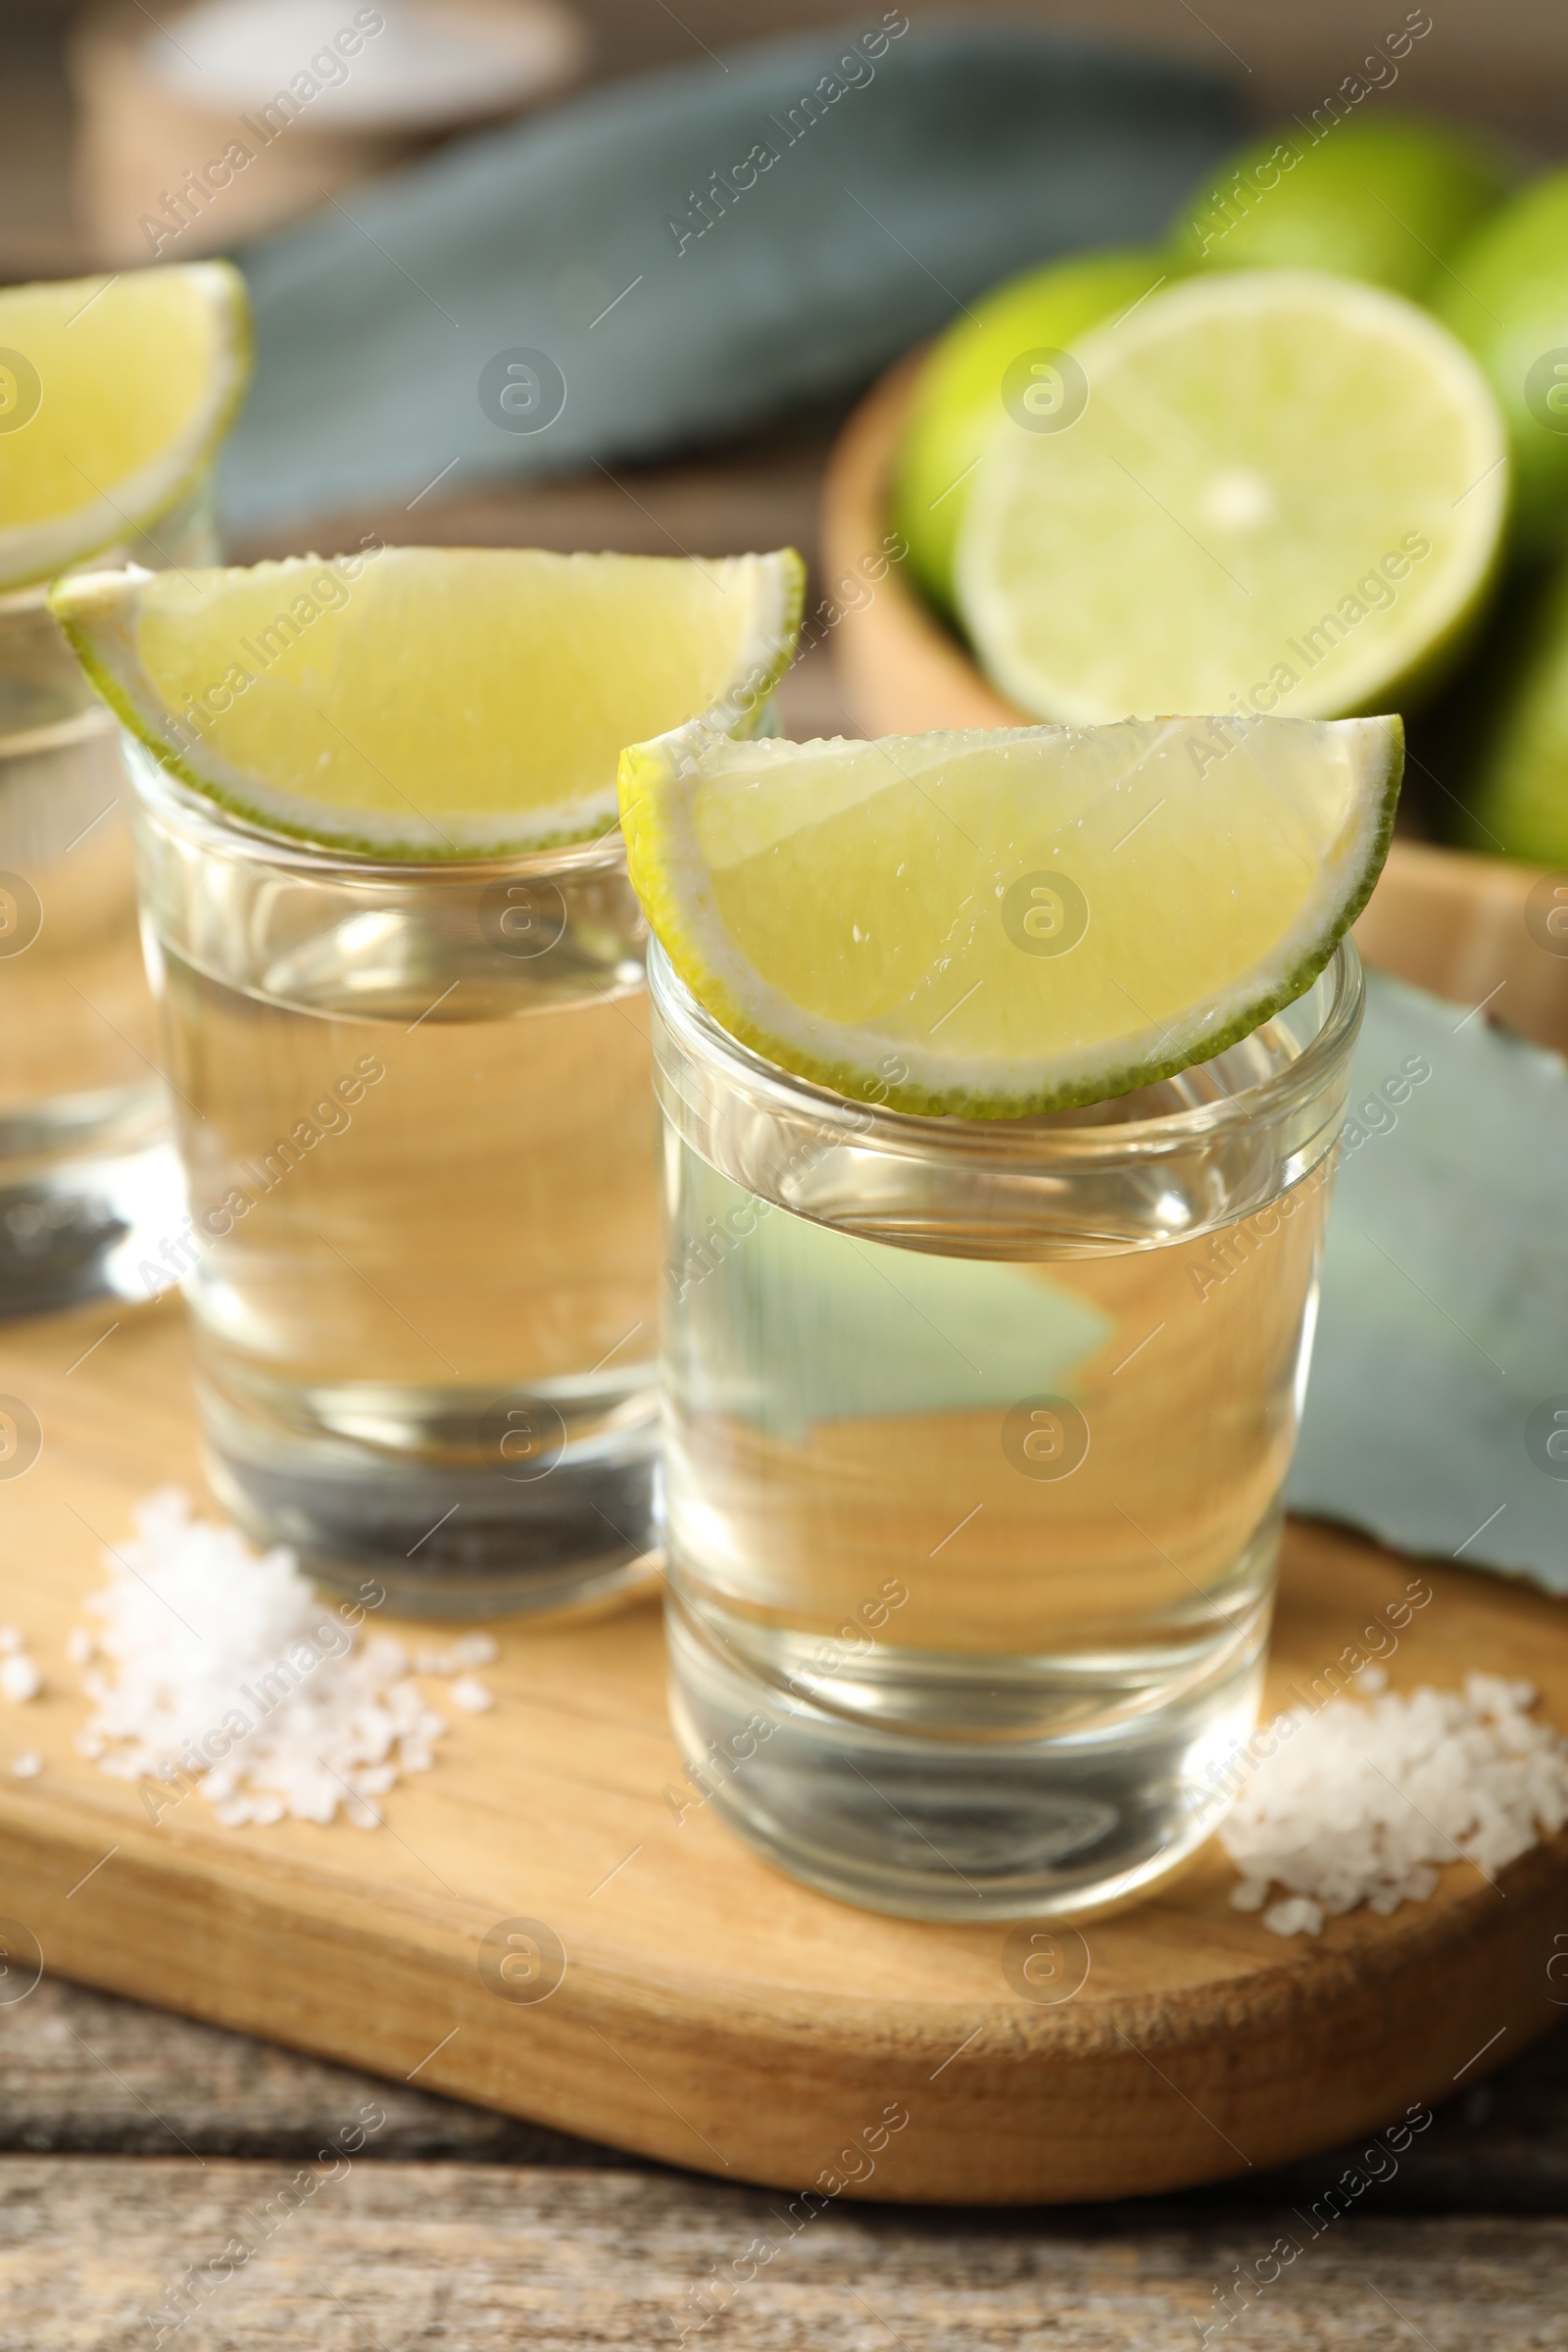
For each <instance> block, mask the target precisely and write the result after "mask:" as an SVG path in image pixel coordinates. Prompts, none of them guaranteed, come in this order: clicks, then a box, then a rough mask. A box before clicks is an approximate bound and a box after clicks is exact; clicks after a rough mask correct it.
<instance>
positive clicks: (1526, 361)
mask: <svg viewBox="0 0 1568 2352" xmlns="http://www.w3.org/2000/svg"><path fill="white" fill-rule="evenodd" d="M1444 287H1445V290H1444V292H1443V294H1442V295H1441V296H1440V297H1439V299H1438V304H1437V307H1438V310H1439V312H1440V314H1441V316H1442V317H1443V318H1444V319H1446V320H1447V322H1448V324H1449V325H1450V326H1451V327H1452V329H1453V331H1454V333H1455V334H1456V335H1457V336H1458V337H1459V338H1460V340H1461V341H1462V342H1464V343H1467V344H1468V345H1469V346H1470V349H1471V350H1472V351H1473V352H1474V353H1475V355H1476V357H1477V359H1478V360H1479V361H1480V362H1481V365H1482V367H1483V368H1485V369H1486V371H1487V373H1488V375H1489V376H1490V377H1491V378H1492V382H1493V386H1494V388H1495V392H1496V395H1497V398H1498V400H1499V401H1500V402H1501V403H1502V413H1503V415H1504V417H1506V418H1507V420H1508V435H1509V439H1510V440H1511V442H1512V444H1513V456H1514V530H1515V535H1516V537H1517V538H1518V539H1519V541H1520V543H1521V544H1522V545H1524V546H1526V547H1533V548H1545V547H1556V546H1560V545H1561V544H1562V540H1563V532H1564V525H1565V524H1568V171H1563V172H1548V173H1547V174H1546V176H1545V177H1544V178H1543V179H1537V180H1533V181H1532V182H1531V184H1530V186H1529V187H1527V188H1524V189H1522V190H1521V191H1520V193H1519V194H1518V195H1517V196H1516V197H1515V198H1514V200H1513V202H1512V203H1511V204H1509V205H1507V206H1505V207H1504V209H1503V210H1502V211H1501V212H1499V213H1495V214H1494V215H1493V217H1492V219H1491V220H1490V221H1485V222H1484V223H1483V224H1482V226H1481V227H1480V228H1478V229H1477V231H1476V233H1475V235H1474V236H1473V237H1471V238H1469V239H1468V240H1467V241H1466V242H1465V243H1464V244H1463V245H1462V246H1461V247H1460V248H1459V251H1458V252H1457V253H1456V254H1455V255H1454V257H1453V274H1452V276H1451V277H1448V278H1446V279H1445V281H1444Z"/></svg>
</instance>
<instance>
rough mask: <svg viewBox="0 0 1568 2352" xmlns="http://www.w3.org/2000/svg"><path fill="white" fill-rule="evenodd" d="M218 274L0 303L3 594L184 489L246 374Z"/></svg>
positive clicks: (239, 291)
mask: <svg viewBox="0 0 1568 2352" xmlns="http://www.w3.org/2000/svg"><path fill="white" fill-rule="evenodd" d="M249 319H250V312H249V307H248V304H247V301H246V295H245V281H244V279H243V278H242V277H241V276H240V274H239V271H238V270H235V269H232V268H231V267H230V266H229V264H228V263H227V262H194V263H190V264H188V265H186V266H184V267H182V268H178V269H165V270H132V271H127V272H126V273H125V274H123V275H122V276H120V277H96V278H94V277H82V278H73V279H71V280H70V281H69V282H64V283H57V284H53V285H39V286H12V287H8V288H7V289H6V290H5V291H4V292H3V293H0V589H5V588H14V587H19V586H22V585H24V584H25V582H27V581H29V580H46V579H49V578H50V577H51V576H52V575H53V574H54V573H55V572H57V571H63V570H64V569H65V567H66V565H67V564H79V563H80V562H82V560H83V559H84V558H85V557H88V556H92V555H97V554H98V553H99V552H100V551H101V550H103V549H104V548H107V547H112V546H115V545H117V544H118V543H121V542H123V541H124V540H126V539H129V538H132V537H134V536H135V534H136V533H137V532H138V531H140V530H142V529H144V528H145V527H146V526H147V525H149V524H152V523H155V522H156V520H157V517H158V516H159V515H163V514H165V513H166V512H167V511H168V509H169V508H171V507H172V506H174V505H175V504H176V503H177V502H178V501H179V500H180V499H181V498H183V497H184V496H185V495H186V493H187V492H188V491H189V490H191V489H192V488H193V487H194V486H195V483H196V480H197V477H198V476H199V475H200V473H201V471H202V468H203V467H204V466H206V465H207V463H208V462H209V460H210V459H211V457H212V455H213V453H214V451H215V450H216V448H217V447H218V444H219V442H220V441H221V439H222V436H223V434H224V432H225V431H226V430H227V428H228V425H229V422H230V419H231V418H232V417H233V414H234V410H235V408H236V407H237V406H238V403H239V398H240V394H241V393H242V391H243V390H244V388H245V379H246V377H247V375H248V373H249V371H250V326H249Z"/></svg>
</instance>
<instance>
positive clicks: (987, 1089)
mask: <svg viewBox="0 0 1568 2352" xmlns="http://www.w3.org/2000/svg"><path fill="white" fill-rule="evenodd" d="M1403 765H1404V730H1403V728H1402V726H1401V725H1400V722H1399V720H1398V719H1397V718H1356V719H1339V720H1327V721H1312V720H1309V719H1295V718H1262V719H1247V720H1241V719H1235V718H1162V719H1150V720H1138V719H1129V720H1125V721H1123V722H1122V723H1121V724H1120V725H1117V726H1109V727H1001V728H997V729H995V730H994V731H992V732H989V733H983V732H975V733H970V734H939V735H912V736H894V737H891V738H889V739H888V740H887V741H885V742H881V743H852V742H846V741H844V740H843V739H842V738H841V739H840V740H838V741H836V742H829V743H782V742H763V741H756V742H748V743H736V742H732V741H728V740H725V739H723V738H721V737H719V736H718V735H716V734H715V733H714V732H713V730H712V729H711V728H710V727H706V726H704V725H702V724H701V723H700V722H699V723H698V724H696V725H693V726H689V727H685V728H682V729H680V730H679V731H678V732H675V733H672V734H669V735H666V736H664V737H663V738H662V741H659V742H655V743H644V744H635V745H633V746H632V747H631V748H630V749H629V750H628V751H626V752H624V753H622V755H621V761H620V810H621V828H622V831H623V832H624V834H625V837H626V856H627V861H628V864H629V867H630V871H631V878H632V883H633V885H634V887H635V889H636V892H637V895H638V897H639V898H640V899H641V901H642V904H643V907H644V910H645V912H646V913H647V916H648V920H649V923H650V925H651V926H652V928H653V930H654V932H655V934H656V935H657V937H658V939H659V941H660V943H661V945H662V947H663V949H664V952H665V953H666V955H667V956H669V958H670V961H671V962H672V963H673V964H674V966H675V969H676V970H677V971H678V972H679V973H680V975H681V978H682V979H683V980H684V981H685V983H686V985H687V987H688V988H689V989H690V990H691V991H692V993H693V995H694V996H696V997H697V998H698V999H699V1001H700V1002H701V1003H702V1004H703V1005H706V1007H707V1008H708V1010H709V1011H710V1012H711V1014H712V1015H713V1018H714V1019H715V1020H716V1021H718V1022H719V1023H720V1024H721V1025H722V1026H723V1027H724V1028H725V1029H727V1030H728V1031H729V1033H730V1035H731V1036H732V1037H737V1038H739V1039H740V1040H741V1041H742V1043H743V1044H745V1045H748V1046H751V1047H752V1048H753V1049H754V1050H755V1051H756V1052H757V1053H760V1054H765V1055H766V1056H767V1057H768V1059H769V1060H771V1061H775V1062H777V1063H779V1064H781V1065H782V1067H783V1068H785V1069H787V1070H793V1071H795V1072H796V1073H797V1075H798V1076H800V1077H803V1078H809V1079H811V1080H812V1081H813V1082H814V1083H815V1084H817V1085H819V1086H829V1087H834V1088H836V1089H837V1090H838V1091H839V1092H840V1093H842V1094H846V1095H849V1096H851V1097H852V1098H854V1099H855V1100H857V1101H862V1102H881V1103H887V1104H888V1105H889V1106H890V1107H891V1108H892V1109H894V1110H906V1111H916V1112H924V1113H928V1114H934V1115H937V1116H940V1117H954V1116H956V1117H960V1118H975V1119H998V1118H1018V1117H1025V1116H1031V1115H1033V1114H1034V1113H1036V1112H1044V1111H1053V1110H1061V1109H1065V1108H1067V1107H1069V1106H1070V1105H1071V1104H1073V1103H1101V1102H1103V1101H1105V1100H1106V1098H1107V1097H1110V1096H1113V1095H1122V1094H1130V1093H1131V1092H1132V1091H1133V1090H1134V1089H1135V1088H1137V1087H1140V1086H1147V1085H1150V1084H1152V1082H1153V1081H1154V1080H1155V1079H1156V1078H1161V1077H1166V1076H1169V1075H1170V1074H1171V1073H1172V1072H1173V1071H1176V1070H1181V1069H1186V1068H1188V1067H1189V1066H1190V1065H1191V1064H1192V1063H1194V1062H1199V1061H1207V1060H1209V1059H1210V1058H1211V1057H1212V1056H1213V1055H1214V1054H1218V1053H1220V1052H1221V1051H1222V1050H1223V1049H1224V1048H1225V1047H1226V1046H1227V1045H1230V1044H1232V1043H1234V1041H1235V1040H1236V1039H1237V1038H1240V1037H1246V1036H1247V1035H1249V1034H1250V1031H1251V1030H1253V1029H1255V1028H1256V1027H1257V1026H1258V1025H1259V1023H1260V1022H1262V1021H1265V1020H1267V1019H1268V1017H1269V1015H1270V1014H1271V1013H1273V1012H1276V1011H1277V1010H1278V1009H1279V1007H1280V1006H1281V1005H1288V1004H1290V1003H1291V1002H1292V1001H1293V1000H1294V999H1295V998H1296V997H1298V996H1299V995H1300V994H1301V992H1302V991H1303V990H1304V989H1305V988H1307V987H1308V986H1309V985H1310V983H1311V982H1312V980H1313V979H1314V978H1315V977H1316V975H1317V974H1318V973H1319V972H1320V971H1321V970H1322V969H1323V966H1324V965H1325V964H1326V963H1327V961H1328V959H1329V957H1330V956H1331V955H1332V954H1333V953H1334V946H1335V942H1336V941H1337V940H1338V939H1339V938H1340V937H1341V935H1342V934H1343V933H1344V932H1345V930H1346V929H1347V928H1348V925H1349V924H1350V923H1351V922H1353V921H1354V919H1355V917H1356V915H1357V914H1358V913H1359V911H1360V909H1361V908H1362V907H1363V906H1365V904H1366V901H1367V898H1368V895H1369V894H1370V892H1371V889H1372V885H1373V883H1374V882H1375V881H1376V880H1377V877H1378V873H1379V870H1380V868H1381V867H1382V864H1383V859H1384V857H1385V855H1386V853H1387V851H1388V846H1389V838H1390V835H1391V834H1392V832H1393V830H1394V811H1395V804H1396V802H1397V799H1398V792H1399V778H1400V774H1401V772H1402V769H1403ZM1150 1181H1151V1182H1153V1181H1155V1178H1154V1174H1153V1170H1152V1169H1151V1175H1150Z"/></svg>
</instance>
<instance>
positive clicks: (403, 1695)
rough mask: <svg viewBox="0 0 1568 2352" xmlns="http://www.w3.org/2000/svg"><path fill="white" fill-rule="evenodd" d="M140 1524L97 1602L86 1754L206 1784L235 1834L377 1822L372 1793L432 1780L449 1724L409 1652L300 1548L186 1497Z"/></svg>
mask: <svg viewBox="0 0 1568 2352" xmlns="http://www.w3.org/2000/svg"><path fill="white" fill-rule="evenodd" d="M133 1517H134V1519H135V1523H136V1528H137V1534H136V1537H135V1539H134V1540H133V1541H132V1542H130V1543H128V1544H122V1545H121V1546H120V1549H119V1552H118V1554H117V1553H109V1554H107V1555H106V1559H105V1565H106V1567H107V1569H108V1572H109V1584H108V1586H107V1588H106V1590H105V1591H104V1592H102V1593H99V1594H98V1595H97V1596H96V1597H95V1599H94V1600H93V1601H92V1602H90V1603H89V1606H91V1607H92V1608H94V1609H95V1610H96V1611H97V1613H98V1615H99V1617H100V1618H101V1620H102V1629H103V1630H102V1632H101V1633H100V1635H99V1636H98V1639H97V1642H96V1644H95V1652H96V1655H97V1656H98V1657H99V1658H100V1659H101V1660H102V1661H103V1664H102V1666H101V1667H100V1668H99V1669H98V1670H97V1671H96V1672H95V1673H94V1674H93V1675H92V1676H90V1677H88V1678H87V1679H88V1682H89V1684H90V1686H91V1690H90V1695H91V1696H93V1697H94V1698H95V1699H96V1702H97V1703H96V1705H95V1707H94V1710H93V1713H92V1714H91V1716H90V1717H89V1719H88V1722H87V1724H86V1727H85V1729H84V1730H83V1731H82V1732H80V1733H78V1734H77V1736H76V1745H77V1747H78V1748H79V1749H80V1751H81V1752H82V1754H83V1755H86V1756H89V1757H91V1758H93V1759H94V1760H95V1761H97V1762H98V1763H99V1765H100V1768H101V1770H103V1771H105V1772H108V1773H112V1774H114V1775H115V1776H117V1777H119V1778H128V1779H133V1780H135V1779H152V1780H158V1781H162V1782H164V1783H166V1784H169V1783H172V1784H174V1785H175V1786H176V1787H177V1788H179V1789H189V1788H195V1789H199V1791H200V1793H201V1794H202V1796H203V1797H204V1798H205V1799H206V1800H207V1802H208V1803H209V1804H210V1805H211V1806H212V1808H213V1811H214V1813H215V1814H216V1816H217V1818H218V1819H219V1820H220V1821H221V1822H222V1823H224V1825H225V1826H227V1827H231V1828H235V1829H238V1828H241V1827H245V1826H249V1825H251V1824H257V1825H261V1826H266V1825H268V1824H270V1823H272V1822H277V1821H282V1820H284V1819H287V1818H292V1819H294V1820H296V1821H314V1822H320V1823H323V1824H324V1823H328V1822H331V1821H333V1820H334V1819H335V1818H336V1816H337V1815H338V1813H339V1811H340V1810H341V1811H342V1812H344V1813H346V1814H347V1815H348V1818H349V1819H350V1820H351V1821H352V1822H354V1823H356V1824H357V1825H358V1826H359V1827H361V1828H364V1829H374V1828H375V1827H377V1826H378V1823H379V1820H380V1815H379V1813H378V1812H377V1810H376V1808H375V1807H374V1806H373V1805H372V1804H371V1803H370V1802H369V1797H370V1796H371V1795H375V1796H380V1795H383V1794H385V1792H386V1791H387V1790H389V1789H392V1788H393V1787H395V1785H396V1783H397V1779H398V1775H399V1772H400V1770H403V1771H419V1770H423V1769H426V1768H427V1767H428V1765H429V1762H430V1754H429V1742H430V1741H431V1740H436V1739H439V1738H440V1737H441V1735H442V1734H443V1733H444V1732H445V1730H446V1728H447V1727H446V1724H445V1722H444V1721H443V1720H442V1718H441V1717H440V1716H439V1715H436V1714H433V1713H432V1712H431V1710H430V1709H429V1708H428V1707H426V1706H425V1704H424V1701H423V1697H422V1695H421V1693H420V1691H419V1690H418V1687H417V1684H415V1683H413V1682H412V1681H410V1679H409V1658H408V1653H407V1651H406V1650H405V1649H404V1647H403V1645H402V1643H401V1642H397V1641H395V1640H394V1639H393V1638H392V1637H391V1636H390V1635H387V1634H384V1633H379V1632H377V1633H371V1634H369V1635H368V1636H367V1637H366V1638H365V1639H364V1640H361V1641H358V1642H357V1641H356V1639H355V1636H354V1634H353V1632H352V1631H351V1629H350V1628H349V1627H348V1626H347V1625H346V1624H345V1622H344V1620H343V1617H342V1615H341V1614H340V1613H339V1611H338V1609H337V1608H336V1607H335V1606H334V1605H333V1604H332V1603H331V1602H329V1601H324V1600H322V1599H321V1597H320V1596H319V1593H316V1591H315V1590H314V1588H313V1587H312V1586H311V1585H310V1583H309V1582H308V1581H307V1580H306V1578H305V1577H303V1576H302V1575H301V1574H300V1571H299V1567H298V1564H297V1562H296V1559H295V1556H294V1554H293V1552H292V1551H290V1550H289V1549H287V1547H286V1546H282V1545H279V1546H277V1547H276V1548H274V1549H273V1550H271V1551H269V1552H266V1553H262V1554H258V1553H256V1552H254V1551H253V1550H252V1549H251V1547H250V1545H249V1544H247V1543H246V1541H245V1539H244V1537H243V1536H241V1534H240V1533H239V1531H238V1530H237V1529H236V1528H233V1527H227V1526H215V1525H212V1524H210V1523H208V1522H206V1521H203V1520H199V1519H193V1518H192V1516H191V1509H190V1503H189V1501H188V1499H187V1498H186V1496H184V1495H181V1494H178V1493H177V1492H175V1491H173V1490H172V1489H170V1490H165V1491H163V1492H161V1493H159V1494H157V1495H151V1496H149V1497H148V1499H147V1500H146V1501H145V1502H143V1503H142V1504H140V1505H139V1506H138V1508H137V1509H136V1511H135V1512H134V1513H133ZM0 1673H3V1668H0ZM475 1688H479V1686H475ZM484 1701H485V1704H487V1705H488V1704H489V1703H490V1702H489V1693H488V1692H485V1693H484Z"/></svg>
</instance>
